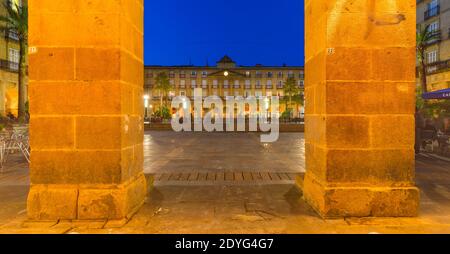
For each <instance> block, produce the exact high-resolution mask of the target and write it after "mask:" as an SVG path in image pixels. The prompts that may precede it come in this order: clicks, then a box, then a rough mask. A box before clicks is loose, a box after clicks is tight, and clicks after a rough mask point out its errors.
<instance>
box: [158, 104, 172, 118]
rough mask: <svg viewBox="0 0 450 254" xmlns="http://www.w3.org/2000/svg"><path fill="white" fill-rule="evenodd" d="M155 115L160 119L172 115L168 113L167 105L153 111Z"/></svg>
mask: <svg viewBox="0 0 450 254" xmlns="http://www.w3.org/2000/svg"><path fill="white" fill-rule="evenodd" d="M155 117H159V118H162V119H171V118H172V115H171V114H170V110H169V108H168V107H166V106H163V107H162V108H159V109H158V110H156V111H155Z"/></svg>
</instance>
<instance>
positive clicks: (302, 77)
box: [298, 71, 305, 79]
mask: <svg viewBox="0 0 450 254" xmlns="http://www.w3.org/2000/svg"><path fill="white" fill-rule="evenodd" d="M298 78H299V79H305V73H304V72H303V71H301V72H300V74H298Z"/></svg>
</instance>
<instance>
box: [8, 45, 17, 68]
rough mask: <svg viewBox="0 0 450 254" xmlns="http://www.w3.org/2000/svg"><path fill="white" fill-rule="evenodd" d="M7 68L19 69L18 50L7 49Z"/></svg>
mask: <svg viewBox="0 0 450 254" xmlns="http://www.w3.org/2000/svg"><path fill="white" fill-rule="evenodd" d="M8 60H9V68H10V69H12V70H18V69H19V50H17V49H11V48H10V49H9V58H8Z"/></svg>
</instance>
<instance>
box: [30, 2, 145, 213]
mask: <svg viewBox="0 0 450 254" xmlns="http://www.w3.org/2000/svg"><path fill="white" fill-rule="evenodd" d="M28 3H29V10H30V15H29V19H30V31H29V33H30V34H29V45H30V47H31V48H30V52H31V54H30V56H29V63H30V69H29V74H30V79H29V94H30V106H31V123H30V138H31V149H32V151H31V166H30V174H31V189H30V193H29V196H28V216H29V218H30V219H34V220H53V219H77V220H87V219H89V220H91V219H117V220H119V219H125V218H128V217H129V216H130V215H132V214H133V213H134V212H135V211H136V210H137V209H138V208H139V207H140V205H141V204H142V203H143V201H144V198H145V195H146V181H145V177H144V175H143V146H142V143H143V119H142V116H143V79H144V67H143V60H142V59H143V0H117V1H110V0H96V1H84V0H58V1H47V0H46V1H43V0H29V1H28Z"/></svg>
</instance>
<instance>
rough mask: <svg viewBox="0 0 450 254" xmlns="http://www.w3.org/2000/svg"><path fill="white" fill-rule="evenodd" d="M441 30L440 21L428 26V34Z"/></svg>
mask: <svg viewBox="0 0 450 254" xmlns="http://www.w3.org/2000/svg"><path fill="white" fill-rule="evenodd" d="M438 30H439V21H436V22H433V23H431V24H430V25H428V32H436V31H438Z"/></svg>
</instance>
